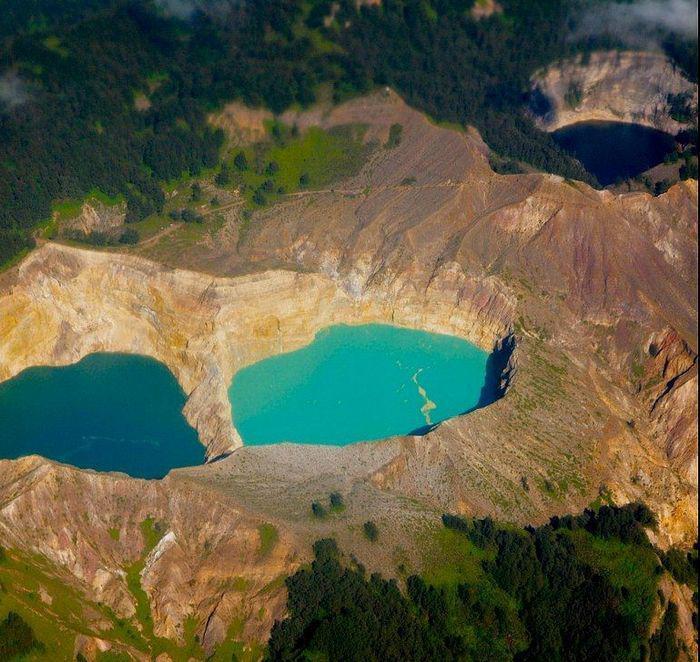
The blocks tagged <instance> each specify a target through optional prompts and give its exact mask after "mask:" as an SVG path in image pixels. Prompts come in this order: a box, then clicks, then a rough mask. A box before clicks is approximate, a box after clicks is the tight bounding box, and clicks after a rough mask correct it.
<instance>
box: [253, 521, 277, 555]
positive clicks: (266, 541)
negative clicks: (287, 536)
mask: <svg viewBox="0 0 700 662" xmlns="http://www.w3.org/2000/svg"><path fill="white" fill-rule="evenodd" d="M258 535H259V536H260V547H259V549H258V555H259V556H260V557H265V556H267V555H268V554H269V553H270V552H271V551H272V550H273V549H274V547H275V545H276V544H277V541H278V540H279V532H278V531H277V527H276V526H274V525H273V524H270V523H268V522H265V523H264V524H261V525H260V526H259V527H258Z"/></svg>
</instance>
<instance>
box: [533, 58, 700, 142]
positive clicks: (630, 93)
mask: <svg viewBox="0 0 700 662" xmlns="http://www.w3.org/2000/svg"><path fill="white" fill-rule="evenodd" d="M532 86H533V91H534V92H535V94H537V95H540V96H541V97H543V101H544V103H542V102H540V103H541V105H542V106H543V107H542V108H541V109H540V112H539V113H538V114H537V115H536V121H537V123H538V124H539V125H540V126H541V127H542V128H543V129H546V130H547V131H555V130H556V129H560V128H561V127H563V126H566V125H567V124H574V123H576V122H585V121H589V120H608V121H619V122H632V123H635V124H644V125H646V126H652V127H654V128H656V129H660V130H661V131H666V132H667V133H673V134H675V133H677V132H678V131H679V130H680V129H682V128H683V126H684V125H683V124H682V123H680V122H678V121H677V120H675V119H674V118H673V117H671V113H670V102H669V95H678V94H688V95H689V100H690V101H691V104H692V105H693V106H695V107H696V108H697V102H698V90H697V85H694V84H692V83H691V82H689V81H687V80H686V79H685V78H684V77H683V74H682V73H681V72H680V71H678V70H677V69H676V68H675V67H674V66H673V65H672V64H671V62H669V60H668V59H667V58H666V56H665V55H663V54H661V53H653V52H649V53H645V52H637V51H610V52H600V53H593V54H591V55H590V56H585V57H584V56H578V57H577V58H575V59H574V60H570V61H567V62H563V63H561V64H553V65H551V66H549V67H547V69H545V70H544V71H541V72H539V73H537V74H535V76H534V77H533V82H532ZM538 105H539V104H538Z"/></svg>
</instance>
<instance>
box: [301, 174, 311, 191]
mask: <svg viewBox="0 0 700 662" xmlns="http://www.w3.org/2000/svg"><path fill="white" fill-rule="evenodd" d="M309 181H310V180H309V173H308V172H302V173H301V176H300V177H299V186H301V188H306V187H307V186H308V185H309Z"/></svg>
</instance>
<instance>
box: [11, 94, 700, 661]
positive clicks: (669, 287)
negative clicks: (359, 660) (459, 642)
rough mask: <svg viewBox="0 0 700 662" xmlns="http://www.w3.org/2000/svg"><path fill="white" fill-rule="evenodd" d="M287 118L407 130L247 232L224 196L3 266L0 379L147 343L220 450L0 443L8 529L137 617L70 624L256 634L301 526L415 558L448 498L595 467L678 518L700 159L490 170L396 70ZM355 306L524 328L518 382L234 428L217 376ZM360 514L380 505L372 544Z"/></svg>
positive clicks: (17, 544) (489, 499)
mask: <svg viewBox="0 0 700 662" xmlns="http://www.w3.org/2000/svg"><path fill="white" fill-rule="evenodd" d="M287 119H288V120H289V121H295V122H296V123H297V124H298V126H299V127H300V128H301V129H302V130H303V128H304V127H305V126H309V125H311V124H320V125H322V126H326V127H330V126H335V125H338V124H347V123H356V122H363V123H365V124H367V125H368V130H367V134H366V139H367V140H376V141H378V142H379V144H384V143H385V142H386V136H387V135H388V133H389V128H390V126H391V125H392V124H396V123H400V124H401V125H402V127H403V132H402V139H401V142H400V144H399V145H398V146H395V147H394V148H392V149H389V148H382V149H380V150H378V151H377V152H376V153H375V154H374V156H373V157H372V159H371V160H370V162H369V163H367V164H366V166H365V168H364V169H363V170H362V171H361V172H360V174H359V175H357V176H356V177H354V178H352V179H349V180H346V181H344V182H342V183H340V184H338V185H337V186H335V187H334V188H332V189H328V190H324V191H303V192H301V193H299V194H294V195H289V196H287V197H286V198H284V199H283V200H282V201H281V202H280V203H278V204H276V205H275V206H274V207H272V208H270V209H266V210H263V211H261V212H259V213H257V214H256V215H255V216H254V218H253V219H252V222H251V224H250V227H249V228H248V229H247V231H246V233H245V234H243V232H242V230H241V227H242V226H241V223H240V218H239V216H238V211H237V210H235V209H233V210H230V211H229V212H227V214H228V218H227V222H226V223H225V225H224V226H223V227H222V228H221V229H220V230H219V231H218V233H217V234H216V236H215V237H214V239H213V240H210V241H206V242H202V243H198V244H194V245H191V246H187V247H185V248H184V249H182V250H180V251H178V252H177V254H176V255H175V254H174V253H173V251H172V250H169V249H168V244H167V242H168V241H169V239H168V238H164V239H163V241H162V242H161V241H156V242H152V243H150V244H148V245H147V246H142V247H136V248H135V249H133V251H132V252H133V253H135V254H132V255H122V254H116V253H108V252H94V251H85V250H78V249H75V248H69V247H66V246H62V245H58V244H46V245H44V246H42V247H41V248H40V249H38V250H37V251H35V252H34V253H32V254H31V255H30V256H29V257H27V258H26V259H25V260H24V261H23V262H22V263H21V264H20V265H18V267H16V268H14V269H13V270H12V271H10V272H7V273H5V274H3V275H2V276H0V379H7V378H10V377H11V376H12V375H14V374H16V373H17V372H19V371H20V370H22V369H23V368H25V367H27V366H29V365H35V364H64V363H69V362H72V361H76V360H78V359H79V358H80V357H81V356H83V355H85V354H87V353H89V352H94V351H127V352H139V353H143V354H148V355H151V356H154V357H155V358H157V359H159V360H161V361H163V362H164V363H165V364H167V365H168V366H169V368H170V369H171V370H172V371H173V373H174V375H175V376H176V378H177V379H178V381H179V382H180V384H181V385H182V387H183V389H184V390H185V392H186V394H187V396H188V401H187V405H186V407H185V414H186V416H187V418H188V419H189V421H190V422H191V423H192V425H193V426H195V427H196V428H197V430H198V432H199V434H200V438H201V440H202V442H203V443H204V444H205V445H206V447H207V455H208V457H209V458H210V459H214V458H219V457H221V456H222V455H225V454H227V453H230V455H228V456H227V457H225V458H224V459H220V460H218V461H216V462H210V463H208V464H206V465H204V466H202V467H195V468H191V469H186V470H179V471H176V472H173V473H171V474H170V475H169V476H168V477H167V478H166V479H165V480H163V481H159V482H148V481H139V480H135V479H131V478H128V477H126V476H123V475H115V474H95V473H92V472H83V471H78V470H75V469H72V468H69V467H65V466H61V465H56V464H53V463H49V462H46V461H43V460H40V459H38V458H26V459H23V460H18V461H16V462H3V463H2V465H1V467H0V532H1V533H2V539H1V541H0V544H2V545H3V546H6V547H9V548H10V550H11V552H10V553H11V554H12V555H17V559H19V558H20V557H21V556H22V555H39V558H41V559H44V560H46V561H47V562H48V563H50V567H51V572H52V573H54V574H58V575H59V576H60V577H62V579H63V581H64V582H65V583H66V585H71V586H74V587H75V590H76V591H79V592H81V593H82V594H84V595H86V596H88V597H89V599H90V600H91V601H92V602H93V603H94V605H98V603H102V604H103V605H107V606H108V607H109V609H110V610H111V611H112V612H113V613H114V614H115V615H116V617H117V618H120V619H124V620H125V622H128V623H131V624H132V627H134V628H136V629H137V631H138V632H139V634H138V636H136V635H135V636H136V639H135V640H134V641H132V642H130V641H129V639H128V637H126V635H125V636H122V635H121V634H120V633H121V632H122V631H121V630H115V629H114V628H115V627H116V626H114V625H113V624H114V623H116V621H115V620H114V619H112V618H111V616H110V615H109V614H108V613H106V612H102V611H100V609H101V607H99V605H98V606H97V607H94V606H93V607H91V609H93V611H95V610H96V612H95V613H96V614H97V615H93V616H92V617H90V618H88V617H86V621H87V622H89V623H90V624H91V625H90V628H88V629H89V632H83V631H80V630H78V632H82V635H81V636H83V637H84V638H83V639H81V640H80V641H81V642H83V643H81V644H80V645H81V646H83V644H84V647H85V650H86V651H89V650H93V648H94V647H95V646H98V643H96V639H100V640H101V641H103V643H102V644H99V645H101V646H108V645H111V646H114V647H117V648H118V647H129V648H130V649H131V650H141V651H142V652H143V651H146V650H149V645H150V646H151V648H150V650H152V651H153V650H159V649H158V648H157V647H158V646H161V647H162V646H164V645H165V644H162V643H158V642H157V641H156V640H157V637H159V636H164V637H165V636H167V637H176V638H179V640H180V641H188V640H190V639H191V637H192V635H193V633H196V634H197V636H198V638H199V641H200V642H201V643H202V644H203V645H204V646H205V648H206V650H207V651H211V650H212V649H213V647H214V645H215V644H217V643H218V642H221V641H225V640H228V641H231V640H232V639H234V638H235V639H238V640H240V641H246V642H248V644H252V642H254V641H260V640H261V639H264V636H265V633H266V631H267V628H269V626H270V624H271V622H272V619H273V618H274V617H275V616H278V615H279V613H280V610H281V609H282V604H283V599H284V591H283V589H282V588H281V587H282V583H281V579H280V578H281V577H283V575H284V574H285V573H289V572H292V571H293V570H294V568H295V567H296V566H297V565H298V564H299V563H301V562H303V561H304V560H305V559H307V558H308V555H309V548H310V543H311V542H312V541H313V540H315V539H317V538H319V537H322V536H324V535H333V536H335V537H337V538H338V539H339V543H340V545H341V547H343V549H346V550H348V551H349V552H351V553H353V554H354V555H355V556H356V557H357V558H358V560H360V561H361V562H362V563H363V564H364V565H366V567H367V568H369V569H377V570H382V571H383V572H386V573H388V574H392V573H395V572H396V565H397V558H401V559H402V560H401V563H402V564H404V565H406V566H407V567H409V568H412V569H419V568H420V567H421V566H420V563H421V559H420V553H419V549H418V547H419V545H418V544H416V543H415V542H412V541H416V540H418V539H419V538H420V536H421V535H424V532H425V530H426V527H428V526H429V524H428V523H429V522H436V521H438V518H439V515H440V513H442V512H445V511H447V510H449V511H457V512H462V513H469V514H491V515H493V516H495V517H499V518H504V519H507V520H509V521H516V522H520V523H526V522H541V521H543V520H546V518H548V517H549V516H550V515H552V514H555V513H565V512H571V511H575V510H578V509H580V508H582V507H584V506H586V505H588V504H589V503H590V502H591V501H593V500H595V499H596V498H597V497H598V496H599V495H600V494H604V495H609V494H612V496H613V498H614V499H615V500H616V501H618V502H625V501H628V500H632V499H643V500H645V501H646V502H647V503H648V504H649V505H650V506H651V507H652V508H653V509H654V510H655V511H656V512H657V513H659V517H660V528H659V532H658V540H657V542H658V543H659V544H660V545H662V546H667V545H669V544H671V543H683V544H688V543H690V542H692V541H694V540H695V538H696V536H697V503H696V500H695V489H694V482H693V476H694V467H696V466H697V444H696V440H697V432H696V429H695V428H694V427H693V420H694V413H695V412H696V411H697V397H696V395H695V393H694V392H693V387H694V384H695V382H694V381H693V380H697V376H696V375H697V373H696V369H697V368H696V366H697V309H696V303H695V301H696V296H697V274H696V269H695V266H696V262H697V182H694V181H689V182H685V183H682V184H678V185H676V186H674V187H673V188H671V189H670V190H669V191H668V192H667V193H665V194H664V195H662V196H659V197H652V196H650V195H648V194H643V193H633V194H625V195H615V194H613V193H611V192H609V191H596V190H594V189H592V188H590V187H588V186H586V185H583V184H581V183H578V182H571V181H564V180H562V179H561V178H558V177H553V176H549V175H544V174H529V175H513V176H501V175H497V174H495V173H493V172H492V171H491V169H490V168H489V165H488V149H487V147H486V146H485V145H484V143H483V142H482V141H481V139H480V138H479V136H478V135H477V134H476V133H475V132H473V131H471V130H470V131H466V132H459V131H455V130H452V129H448V128H443V127H438V126H435V125H434V124H432V123H431V122H429V121H428V120H427V119H426V118H425V117H423V116H422V115H420V114H419V113H417V112H415V111H413V110H411V109H409V108H408V107H406V105H405V104H404V103H403V102H402V101H401V100H400V99H399V98H398V97H397V96H396V95H394V94H393V93H391V92H388V91H387V92H379V93H376V94H374V95H372V96H370V97H367V98H365V99H360V100H355V101H352V102H349V103H347V104H344V105H342V106H339V107H337V108H322V109H314V110H313V111H310V112H306V113H296V114H290V115H289V117H288V118H287ZM228 121H229V122H231V123H234V124H235V122H236V113H235V112H233V111H232V114H231V115H230V116H229V118H228ZM231 130H232V131H237V130H238V129H236V128H235V126H234V127H233V128H232V129H231ZM175 261H177V263H175ZM369 321H378V322H391V323H394V324H400V325H404V326H409V327H415V328H422V329H427V330H432V331H442V332H448V333H454V334H457V335H460V336H462V337H465V338H468V339H470V340H472V341H474V342H476V343H478V344H479V345H481V346H482V347H484V348H487V349H491V348H492V347H494V345H495V344H496V343H498V342H501V341H503V339H505V338H511V337H512V338H514V339H515V342H516V351H515V354H514V358H513V364H512V366H511V368H512V372H511V381H510V387H509V389H508V392H507V393H506V395H505V397H504V398H502V399H501V400H499V401H498V402H496V403H494V404H493V405H491V406H489V407H486V408H484V409H481V410H477V411H475V412H472V413H470V414H468V415H466V416H461V417H458V418H455V419H453V420H450V421H448V422H445V423H444V424H442V425H440V426H438V427H437V428H436V429H435V430H434V431H432V432H431V433H430V434H428V435H426V436H424V437H403V438H392V439H388V440H385V441H381V442H377V443H372V444H356V445H352V446H348V447H346V448H334V447H318V446H316V447H307V446H293V445H286V444H283V445H279V446H276V447H240V440H239V439H238V436H237V434H236V432H235V430H234V429H233V427H232V424H231V414H230V407H229V404H228V401H227V398H226V388H227V386H228V384H229V382H230V379H231V377H232V375H233V374H234V372H235V371H236V370H237V369H238V368H240V367H241V366H244V365H246V364H248V363H250V362H252V361H255V360H258V359H260V358H263V357H265V356H269V355H271V354H274V353H277V352H280V351H286V350H289V349H293V348H296V347H299V346H301V345H302V344H304V343H307V342H309V341H310V340H311V338H312V337H313V335H314V333H315V332H316V331H317V330H319V329H320V328H322V327H324V326H327V325H329V324H334V323H339V322H346V323H357V322H369ZM231 451H233V452H232V453H231ZM334 490H340V491H342V492H343V494H344V495H346V503H347V504H348V506H347V509H346V511H344V512H343V513H342V514H339V515H337V516H336V517H334V518H332V519H330V520H327V521H315V520H313V519H312V518H311V517H310V514H309V504H310V502H311V501H312V500H314V499H318V498H324V497H326V496H327V495H328V493H329V492H331V491H334ZM83 512H84V513H86V514H85V515H83V514H82V513H83ZM367 519H373V520H375V521H376V522H377V523H378V524H379V526H380V527H381V529H382V531H386V532H387V533H386V538H384V539H383V545H382V546H381V549H378V548H377V547H371V546H368V544H367V543H366V541H365V540H364V537H363V535H362V532H361V526H362V523H363V522H364V521H366V520H367ZM156 524H158V527H157V533H158V536H156V537H153V536H151V535H150V534H149V532H150V531H151V528H152V527H153V526H156ZM269 527H273V528H274V531H275V532H276V533H275V534H274V535H273V534H272V533H271V531H272V529H271V528H269ZM149 538H153V540H152V542H153V546H150V545H149V544H148V542H147V540H148V539H149ZM156 538H157V540H156ZM271 539H272V540H274V543H273V544H272V546H270V545H271V543H270V542H269V541H270V540H271ZM263 540H266V541H267V542H266V543H263ZM263 547H264V549H265V550H266V551H265V554H261V552H260V550H261V548H263ZM12 558H13V559H14V558H15V557H14V556H13V557H12ZM13 563H14V561H13ZM17 563H19V560H18V561H17ZM139 564H140V565H139ZM13 567H14V566H13ZM142 592H145V593H142ZM144 595H145V596H147V598H146V599H147V602H146V601H145V598H144ZM91 604H92V603H91ZM148 605H150V607H148ZM261 607H263V608H264V611H260V608H261ZM42 609H44V607H42ZM46 609H48V607H46ZM149 609H150V618H151V619H152V620H151V621H149V620H148V619H144V614H146V615H149V611H148V610H149ZM149 622H150V625H149ZM100 624H102V625H100ZM101 628H102V629H101ZM150 628H152V631H153V634H152V636H151V634H150ZM188 637H189V639H188ZM154 638H155V639H154ZM105 641H106V642H107V643H104V642H105ZM145 641H150V642H153V641H156V644H152V645H151V644H148V645H147V644H146V643H144V642H145ZM192 641H194V640H193V639H192ZM192 645H194V643H193V644H192ZM98 647H99V646H98ZM139 647H140V648H139ZM163 650H165V649H163Z"/></svg>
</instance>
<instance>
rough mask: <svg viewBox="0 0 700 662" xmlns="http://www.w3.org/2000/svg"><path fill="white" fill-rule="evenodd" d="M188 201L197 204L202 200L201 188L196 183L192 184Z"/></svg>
mask: <svg viewBox="0 0 700 662" xmlns="http://www.w3.org/2000/svg"><path fill="white" fill-rule="evenodd" d="M190 190H191V193H190V199H191V200H192V202H199V201H200V200H201V199H202V186H201V184H199V183H198V182H195V183H194V184H192V187H191V189H190Z"/></svg>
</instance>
